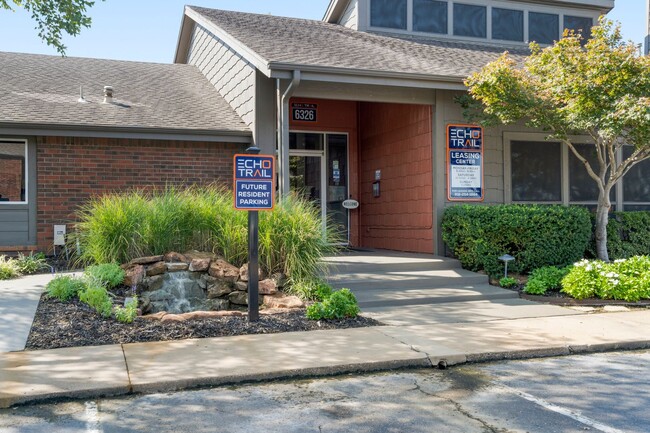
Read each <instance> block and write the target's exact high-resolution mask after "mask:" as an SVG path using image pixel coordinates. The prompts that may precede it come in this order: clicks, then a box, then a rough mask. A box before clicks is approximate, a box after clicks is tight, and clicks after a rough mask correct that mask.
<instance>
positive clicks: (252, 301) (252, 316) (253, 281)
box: [246, 146, 260, 322]
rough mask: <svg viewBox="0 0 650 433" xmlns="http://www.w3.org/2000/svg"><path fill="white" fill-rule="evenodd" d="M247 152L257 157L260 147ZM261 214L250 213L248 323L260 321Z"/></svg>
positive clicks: (253, 211)
mask: <svg viewBox="0 0 650 433" xmlns="http://www.w3.org/2000/svg"><path fill="white" fill-rule="evenodd" d="M246 152H248V153H250V154H253V155H257V154H259V153H260V148H259V147H255V146H253V147H249V148H248V149H246ZM259 297H260V294H259V212H258V211H256V210H250V211H248V321H249V322H257V321H258V320H260V302H259Z"/></svg>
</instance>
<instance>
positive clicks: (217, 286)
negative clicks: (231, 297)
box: [208, 280, 234, 299]
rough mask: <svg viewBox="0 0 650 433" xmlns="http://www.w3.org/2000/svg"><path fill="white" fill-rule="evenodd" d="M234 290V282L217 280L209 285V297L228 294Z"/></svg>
mask: <svg viewBox="0 0 650 433" xmlns="http://www.w3.org/2000/svg"><path fill="white" fill-rule="evenodd" d="M233 290H234V289H233V287H232V282H230V281H228V280H217V281H216V282H215V283H214V284H212V285H210V286H208V299H215V298H220V297H222V296H226V295H228V294H229V293H231V292H232V291H233Z"/></svg>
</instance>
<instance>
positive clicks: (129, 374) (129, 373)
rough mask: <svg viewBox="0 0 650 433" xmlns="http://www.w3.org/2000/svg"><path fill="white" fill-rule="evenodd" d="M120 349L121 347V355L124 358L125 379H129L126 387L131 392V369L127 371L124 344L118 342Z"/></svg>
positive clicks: (127, 363)
mask: <svg viewBox="0 0 650 433" xmlns="http://www.w3.org/2000/svg"><path fill="white" fill-rule="evenodd" d="M120 349H122V357H123V358H124V368H125V369H126V379H127V380H128V381H129V385H128V389H129V393H132V392H133V384H132V383H131V371H129V361H127V360H126V352H125V351H124V345H123V344H120Z"/></svg>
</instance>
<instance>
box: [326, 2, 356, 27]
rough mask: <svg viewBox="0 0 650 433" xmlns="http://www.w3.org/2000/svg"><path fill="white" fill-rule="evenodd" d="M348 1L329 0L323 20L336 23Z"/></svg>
mask: <svg viewBox="0 0 650 433" xmlns="http://www.w3.org/2000/svg"><path fill="white" fill-rule="evenodd" d="M349 3H350V0H330V4H329V5H328V6H327V10H326V11H325V15H323V21H325V22H326V23H334V24H336V23H337V22H338V20H339V19H340V18H341V15H342V14H343V12H344V11H345V8H346V7H347V6H348V4H349Z"/></svg>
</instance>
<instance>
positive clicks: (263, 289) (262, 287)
mask: <svg viewBox="0 0 650 433" xmlns="http://www.w3.org/2000/svg"><path fill="white" fill-rule="evenodd" d="M259 293H260V295H275V294H276V293H278V287H277V286H276V285H275V281H273V280H271V279H270V278H269V279H266V280H262V281H260V282H259Z"/></svg>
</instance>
